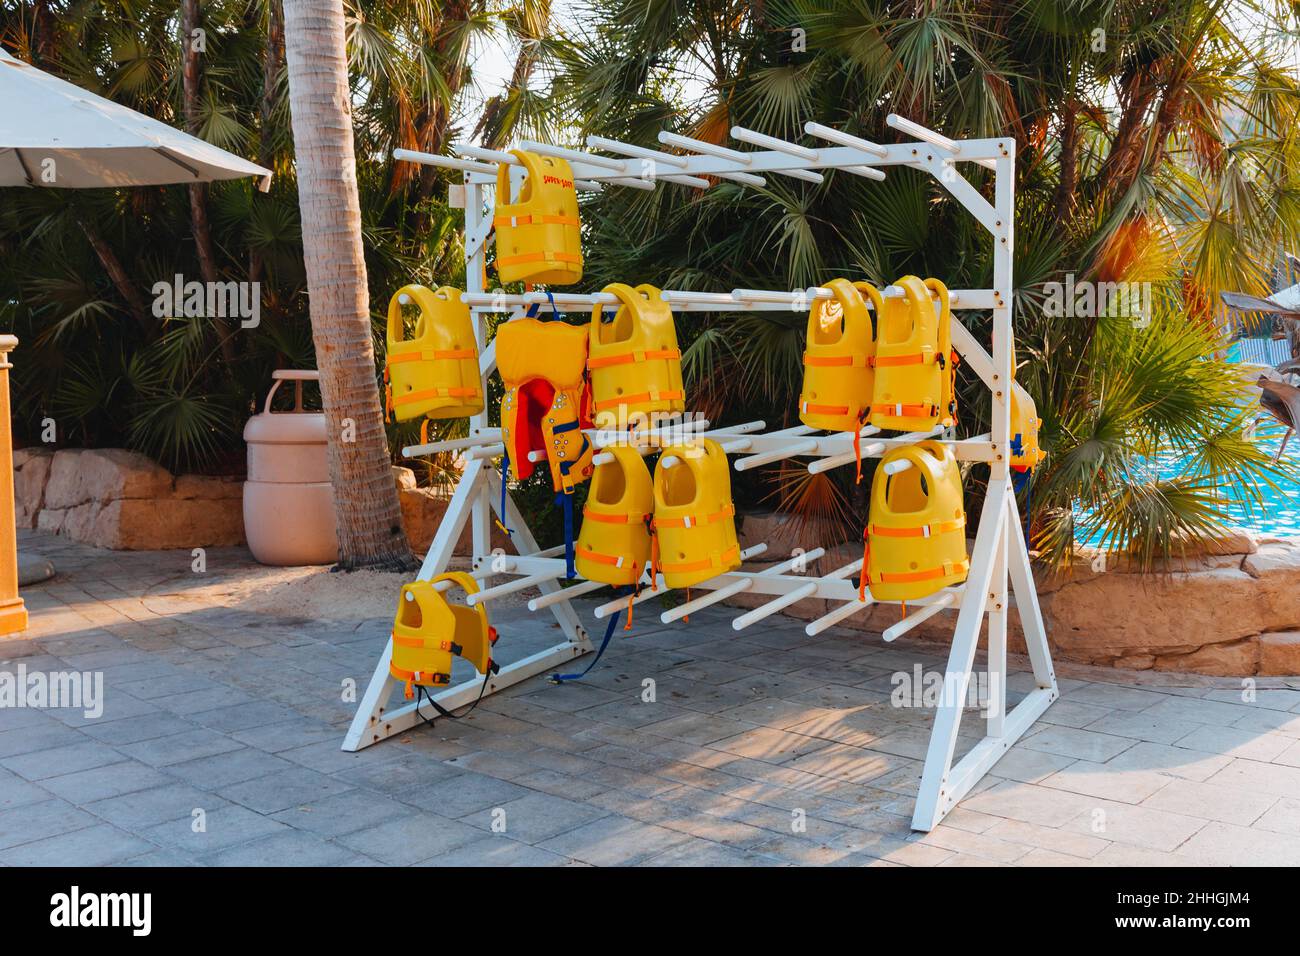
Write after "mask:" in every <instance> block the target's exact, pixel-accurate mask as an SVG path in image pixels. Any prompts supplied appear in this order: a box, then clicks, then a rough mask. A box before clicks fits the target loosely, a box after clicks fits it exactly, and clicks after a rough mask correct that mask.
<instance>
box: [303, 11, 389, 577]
mask: <svg viewBox="0 0 1300 956" xmlns="http://www.w3.org/2000/svg"><path fill="white" fill-rule="evenodd" d="M284 33H285V61H286V66H287V67H288V75H289V108H290V112H291V114H292V119H293V139H294V154H295V158H296V161H297V169H298V204H299V207H300V208H301V210H302V244H303V254H304V257H305V260H306V267H307V294H308V296H309V299H310V307H311V327H312V340H313V342H314V343H315V346H316V363H317V366H318V367H319V368H320V388H321V398H322V401H323V403H324V409H325V420H326V421H327V422H328V423H329V427H328V435H329V463H330V481H331V482H332V483H333V485H334V510H335V513H336V514H337V517H338V533H339V561H340V565H341V566H342V567H344V568H358V567H392V568H397V569H402V570H406V569H409V568H411V567H412V566H413V565H414V559H413V558H412V557H411V549H410V546H409V545H408V544H407V541H406V535H405V534H404V533H403V531H402V513H401V507H400V505H399V503H398V499H397V485H396V483H395V482H394V481H393V472H392V468H391V465H390V462H389V456H388V441H387V438H386V436H385V434H384V420H383V410H382V409H381V408H380V403H379V387H378V384H377V382H376V378H375V352H374V344H373V340H372V338H371V331H370V298H369V291H368V289H367V287H366V262H365V257H364V251H363V249H362V243H361V204H360V201H359V199H358V196H357V173H356V157H355V154H354V152H353V142H352V110H351V97H350V91H349V89H348V61H347V51H346V49H345V40H344V27H343V5H342V0H285V3H284Z"/></svg>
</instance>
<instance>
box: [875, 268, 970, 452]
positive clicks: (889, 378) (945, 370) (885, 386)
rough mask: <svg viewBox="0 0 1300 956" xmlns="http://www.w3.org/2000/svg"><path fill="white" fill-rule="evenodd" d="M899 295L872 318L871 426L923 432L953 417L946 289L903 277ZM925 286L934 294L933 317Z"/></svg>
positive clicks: (953, 366)
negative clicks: (903, 293)
mask: <svg viewBox="0 0 1300 956" xmlns="http://www.w3.org/2000/svg"><path fill="white" fill-rule="evenodd" d="M897 285H899V286H902V288H903V289H904V290H905V291H906V292H907V295H906V297H904V298H898V299H894V298H887V299H885V300H884V303H885V304H884V308H883V309H881V310H880V312H879V317H878V319H877V322H876V360H875V369H876V380H875V390H874V395H873V397H872V400H871V424H873V425H875V426H876V427H877V428H890V429H894V430H896V431H908V432H911V431H924V430H926V429H929V428H932V427H933V426H935V425H937V424H939V423H941V422H943V423H945V424H951V423H952V422H954V421H956V418H957V405H956V402H955V401H954V399H953V379H954V377H955V373H956V355H955V353H954V352H953V350H952V313H951V311H950V310H949V305H948V288H947V286H945V285H944V284H943V283H942V282H940V281H939V280H938V279H926V280H925V281H924V282H922V281H921V280H920V279H918V278H917V277H916V276H904V277H903V278H901V279H899V280H898V282H897ZM930 290H933V291H934V292H936V293H937V294H938V297H939V307H940V308H939V315H938V316H936V315H935V311H934V304H933V303H932V302H931V301H930V294H929V293H930Z"/></svg>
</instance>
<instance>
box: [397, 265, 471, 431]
mask: <svg viewBox="0 0 1300 956" xmlns="http://www.w3.org/2000/svg"><path fill="white" fill-rule="evenodd" d="M403 298H406V299H408V300H410V301H411V302H413V303H414V304H415V305H416V306H418V307H419V309H420V315H419V318H417V319H416V322H415V338H413V339H408V338H406V337H405V325H404V323H403V321H402V301H401V300H402V299H403ZM387 338H388V349H387V354H386V356H385V358H384V384H385V389H384V393H385V397H386V400H387V401H386V404H387V412H388V414H389V415H390V416H396V418H397V420H398V421H399V422H405V421H410V420H411V419H413V418H419V417H420V416H421V415H427V416H428V417H429V418H465V417H467V416H469V415H477V414H479V413H480V412H481V411H483V390H482V387H481V385H482V383H481V381H480V379H479V371H478V345H477V343H476V342H475V340H474V325H473V323H472V322H471V321H470V314H469V306H468V305H466V304H465V303H463V302H461V301H460V290H459V289H453V288H451V287H450V286H442V287H441V288H439V289H438V290H437V291H434V290H433V289H429V288H426V287H425V286H422V285H408V286H403V287H402V288H400V289H398V290H397V292H396V293H395V294H394V295H393V297H392V298H391V299H390V300H389V302H388V335H387Z"/></svg>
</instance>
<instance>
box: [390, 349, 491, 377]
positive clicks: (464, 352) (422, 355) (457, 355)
mask: <svg viewBox="0 0 1300 956" xmlns="http://www.w3.org/2000/svg"><path fill="white" fill-rule="evenodd" d="M477 354H478V353H477V352H476V351H474V349H422V350H421V351H419V352H399V353H397V354H396V355H389V356H388V361H387V362H386V363H385V365H384V371H385V372H387V371H388V368H389V367H390V366H393V365H400V364H401V363H403V362H437V361H443V360H448V359H472V358H474V357H475V356H476V355H477Z"/></svg>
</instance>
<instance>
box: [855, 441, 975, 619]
mask: <svg viewBox="0 0 1300 956" xmlns="http://www.w3.org/2000/svg"><path fill="white" fill-rule="evenodd" d="M900 461H908V462H910V463H911V467H910V468H907V469H906V470H905V471H900V472H898V473H897V474H894V475H890V474H888V469H887V467H886V466H888V465H889V464H890V463H891V462H900ZM965 528H966V509H965V505H964V501H963V496H962V487H961V472H960V470H959V469H958V468H957V459H956V458H955V457H954V456H953V453H952V449H951V448H949V447H948V446H947V445H944V444H943V443H942V442H937V441H923V442H918V443H916V444H915V445H903V446H901V447H899V448H895V449H893V450H892V451H890V452H888V453H887V454H886V455H884V456H883V457H882V458H881V460H880V464H879V466H878V467H877V468H876V474H875V476H874V477H873V478H872V481H871V514H870V516H869V518H868V523H867V527H866V531H865V532H864V534H863V538H864V540H865V541H866V547H865V549H864V551H863V555H862V583H861V585H860V588H861V590H862V592H863V597H864V598H865V589H866V588H867V587H870V588H871V596H872V597H874V598H875V599H877V600H880V601H914V600H916V599H918V598H923V597H925V596H927V595H930V594H934V593H935V592H936V591H940V590H942V589H943V588H946V587H948V586H950V585H953V584H960V583H961V582H962V581H965V580H966V574H967V572H968V571H969V570H970V562H969V560H967V556H966V532H965Z"/></svg>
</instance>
